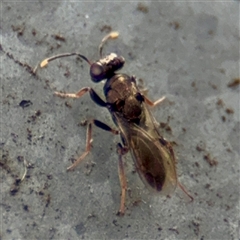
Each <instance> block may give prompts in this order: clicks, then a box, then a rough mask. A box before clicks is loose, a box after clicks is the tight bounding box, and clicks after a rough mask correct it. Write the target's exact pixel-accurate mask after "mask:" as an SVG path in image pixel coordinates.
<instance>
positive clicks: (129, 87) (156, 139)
mask: <svg viewBox="0 0 240 240" xmlns="http://www.w3.org/2000/svg"><path fill="white" fill-rule="evenodd" d="M117 37H118V32H111V33H109V34H108V35H107V36H105V37H104V38H103V39H102V41H101V43H100V45H99V55H100V59H99V60H98V61H95V62H90V61H89V60H88V59H87V58H86V57H85V56H84V55H82V54H81V53H78V52H74V53H64V54H60V55H56V56H53V57H50V58H47V59H45V60H43V61H42V62H41V63H40V67H45V66H46V65H47V64H48V63H49V62H50V61H52V60H55V59H57V58H62V57H68V56H73V55H76V56H78V57H80V58H82V59H83V60H85V61H86V62H87V63H88V64H89V65H90V76H91V79H92V81H93V82H95V83H98V82H100V81H103V80H106V82H105V84H104V87H103V92H104V95H105V98H106V99H105V100H103V99H102V98H101V97H100V96H99V95H98V94H97V93H96V92H95V90H93V89H92V88H91V87H84V88H82V89H80V90H79V91H78V92H76V93H63V92H55V95H56V96H59V97H62V98H81V97H82V96H83V95H84V94H85V93H89V94H90V97H91V99H92V100H93V101H94V102H95V103H96V104H97V105H99V106H100V107H105V108H107V109H108V111H109V113H110V114H111V117H112V120H113V122H114V123H115V125H116V127H117V129H113V128H111V127H110V126H108V125H107V124H105V123H103V122H101V121H99V120H97V119H92V120H88V121H87V134H86V148H85V151H84V152H83V154H82V155H81V156H80V157H79V158H78V159H77V160H76V161H75V162H74V163H73V164H72V165H71V166H70V167H68V168H67V170H72V169H74V168H75V167H76V166H77V165H78V164H79V163H80V162H82V160H83V159H84V158H85V157H86V156H87V155H88V153H89V152H90V150H91V146H92V145H91V144H92V141H93V140H92V127H93V125H95V126H97V127H99V128H101V129H103V130H105V131H109V132H111V133H113V134H116V135H117V134H119V135H120V138H121V142H122V143H118V144H117V154H118V169H119V180H120V185H121V202H120V209H119V212H118V213H119V214H120V215H123V214H124V212H125V197H126V190H127V182H126V176H125V172H124V164H123V155H125V154H126V153H128V152H130V153H131V155H132V158H133V160H134V163H135V168H136V171H137V172H138V174H139V176H140V178H141V179H142V181H143V182H144V183H145V184H146V186H148V187H149V188H151V189H153V190H154V191H155V192H163V193H164V194H166V195H169V194H171V193H172V192H173V191H174V190H175V188H176V187H177V186H179V187H180V188H181V189H182V190H183V191H184V192H185V193H186V194H187V195H188V196H189V198H190V199H191V200H193V197H192V196H191V195H190V194H189V193H188V192H187V191H186V190H185V188H184V186H183V185H181V184H180V183H179V181H178V179H177V173H176V158H175V154H174V151H173V148H172V145H171V144H170V143H169V142H168V141H167V140H166V139H165V138H163V137H162V136H161V134H160V133H159V131H158V127H157V124H156V121H155V119H154V117H153V116H152V114H151V112H150V110H149V108H148V106H151V107H153V106H156V105H157V104H159V103H161V102H162V101H163V100H164V97H163V98H160V99H158V100H157V101H151V100H150V99H149V98H148V97H147V96H146V95H145V94H144V93H143V91H141V90H140V88H139V87H138V86H137V82H136V77H134V76H128V75H126V74H123V73H117V72H116V71H117V70H119V69H121V68H122V67H123V65H124V63H125V59H124V58H123V57H122V56H118V55H117V54H115V53H110V54H109V55H107V56H106V57H103V56H102V50H103V46H104V44H105V43H106V41H107V40H108V39H114V38H117ZM35 70H36V69H35Z"/></svg>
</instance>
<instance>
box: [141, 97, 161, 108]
mask: <svg viewBox="0 0 240 240" xmlns="http://www.w3.org/2000/svg"><path fill="white" fill-rule="evenodd" d="M143 97H144V101H145V102H146V103H147V104H148V105H149V106H151V107H155V106H156V105H157V104H159V103H161V102H163V101H164V99H165V97H162V98H159V99H158V100H156V101H155V102H153V101H151V100H150V99H149V98H148V97H146V96H143Z"/></svg>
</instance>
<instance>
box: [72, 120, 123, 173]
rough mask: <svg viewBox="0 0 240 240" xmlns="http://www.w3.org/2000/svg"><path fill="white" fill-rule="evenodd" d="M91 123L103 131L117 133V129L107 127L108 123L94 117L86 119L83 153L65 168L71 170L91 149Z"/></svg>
mask: <svg viewBox="0 0 240 240" xmlns="http://www.w3.org/2000/svg"><path fill="white" fill-rule="evenodd" d="M92 124H94V125H95V126H97V127H99V128H101V129H103V130H105V131H109V132H111V133H113V134H118V133H119V132H118V130H115V129H112V128H111V127H109V126H108V125H106V124H105V123H103V122H100V121H98V120H96V119H93V120H90V121H88V126H87V134H86V135H87V137H86V148H85V151H84V153H83V154H82V155H81V156H80V157H79V158H78V159H77V160H76V161H75V162H74V163H73V164H72V165H71V166H70V167H68V168H67V170H68V171H69V170H72V169H74V168H75V167H76V166H77V165H78V164H79V163H80V162H81V161H82V160H83V159H84V158H85V157H86V156H87V155H88V153H89V152H90V150H91V143H92V141H93V140H92Z"/></svg>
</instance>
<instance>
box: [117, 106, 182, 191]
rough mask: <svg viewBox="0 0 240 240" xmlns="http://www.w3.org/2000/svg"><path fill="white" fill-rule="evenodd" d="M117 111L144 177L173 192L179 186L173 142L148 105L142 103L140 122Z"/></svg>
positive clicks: (148, 182) (124, 137)
mask: <svg viewBox="0 0 240 240" xmlns="http://www.w3.org/2000/svg"><path fill="white" fill-rule="evenodd" d="M114 115H115V120H116V122H117V124H118V127H119V129H120V132H121V137H122V140H123V142H124V144H125V145H126V146H127V147H128V148H129V150H130V152H131V155H132V157H133V159H134V162H135V166H136V170H137V172H138V174H139V176H140V177H141V179H142V181H143V182H144V183H145V184H146V186H150V188H152V189H154V190H155V191H157V192H160V191H161V192H163V193H164V194H170V193H172V192H173V191H174V190H175V188H176V186H177V175H176V169H175V157H174V153H173V150H172V147H171V145H170V143H168V142H167V141H166V140H165V139H164V138H163V137H162V136H161V135H160V134H159V132H158V131H157V128H156V124H155V122H156V121H155V119H154V118H153V116H152V114H151V113H150V112H149V110H148V108H147V106H146V105H145V104H144V103H143V106H142V114H141V118H140V121H139V123H133V122H128V121H126V120H125V119H123V118H121V116H119V115H117V114H114Z"/></svg>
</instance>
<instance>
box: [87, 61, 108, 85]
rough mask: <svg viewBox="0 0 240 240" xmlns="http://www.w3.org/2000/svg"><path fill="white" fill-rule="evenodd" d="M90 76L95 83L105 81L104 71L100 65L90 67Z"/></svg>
mask: <svg viewBox="0 0 240 240" xmlns="http://www.w3.org/2000/svg"><path fill="white" fill-rule="evenodd" d="M90 75H91V78H92V80H93V81H94V82H99V81H101V80H103V79H104V77H105V74H104V69H103V66H102V65H100V64H99V63H93V64H92V65H91V67H90Z"/></svg>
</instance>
